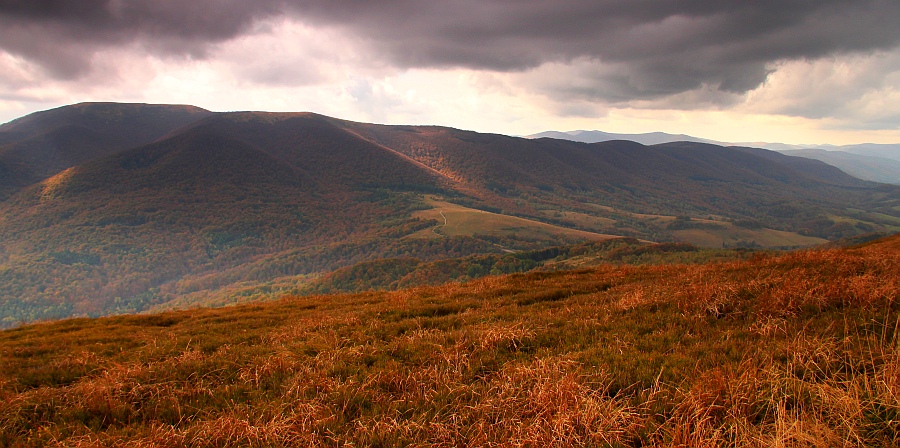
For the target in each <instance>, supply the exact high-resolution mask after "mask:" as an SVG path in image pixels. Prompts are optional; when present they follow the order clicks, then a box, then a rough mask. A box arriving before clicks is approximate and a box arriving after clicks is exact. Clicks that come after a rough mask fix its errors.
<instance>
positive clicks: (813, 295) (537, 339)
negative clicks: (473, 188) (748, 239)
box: [0, 238, 900, 447]
mask: <svg viewBox="0 0 900 448" xmlns="http://www.w3.org/2000/svg"><path fill="white" fill-rule="evenodd" d="M898 244H900V239H898V238H893V239H889V240H885V241H881V242H876V243H874V244H869V245H866V246H864V247H859V248H854V249H835V250H822V251H806V252H796V253H790V254H785V255H781V256H770V255H763V256H759V257H756V258H754V259H751V260H744V261H734V262H726V263H718V264H708V265H666V266H640V267H635V266H613V265H604V266H599V267H596V268H593V269H584V270H579V271H559V272H541V273H531V274H515V275H509V276H500V277H486V278H483V279H480V280H477V281H472V282H469V283H465V284H447V285H442V286H436V287H422V288H416V289H409V290H403V291H397V292H391V293H386V292H372V293H364V294H354V295H340V296H317V297H303V298H285V299H284V300H281V301H278V302H273V303H266V304H262V305H247V306H238V307H232V308H224V309H197V310H188V311H182V312H177V313H166V314H160V315H153V316H120V317H112V318H104V319H96V320H86V319H81V320H70V321H62V322H55V323H46V324H38V325H31V326H26V327H22V328H17V329H13V330H7V331H4V332H2V333H0V356H2V359H3V362H2V363H0V446H115V447H118V446H122V447H126V446H128V447H149V446H156V447H169V446H172V447H174V446H191V447H213V446H214V447H223V446H224V447H230V446H233V447H238V446H240V447H246V446H250V447H272V446H345V445H357V446H471V445H478V446H541V445H545V446H572V445H575V446H647V445H653V446H673V447H674V446H798V447H799V446H897V445H898V444H900V398H898V397H900V350H898V348H900V347H898V343H900V341H898V337H900V334H898V325H900V321H898V316H900V314H898V297H900V284H898V282H900V252H898V251H897V246H898Z"/></svg>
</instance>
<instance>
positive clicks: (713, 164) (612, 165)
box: [0, 103, 900, 326]
mask: <svg viewBox="0 0 900 448" xmlns="http://www.w3.org/2000/svg"><path fill="white" fill-rule="evenodd" d="M0 188H2V190H0V191H2V196H0V241H3V245H2V247H0V320H2V325H4V326H12V325H15V324H17V323H20V322H27V321H33V320H39V319H49V318H59V317H67V316H96V315H103V314H111V313H126V312H140V311H147V310H160V309H168V308H173V307H186V306H194V305H197V304H222V303H233V302H239V301H247V300H253V299H256V298H259V297H269V296H273V295H278V294H281V293H285V292H296V291H298V290H302V289H303V287H304V285H308V284H309V283H310V282H311V281H314V280H315V279H318V278H320V277H322V276H323V275H325V274H327V273H329V272H332V271H335V270H336V269H340V268H347V267H350V266H354V265H357V264H359V263H364V262H371V261H374V260H385V259H403V260H415V262H413V261H408V262H403V263H405V264H404V265H405V266H413V265H415V263H420V262H421V263H425V262H431V261H437V260H442V259H447V258H452V257H465V256H473V255H478V254H482V255H483V254H503V253H510V252H515V251H520V250H526V249H528V250H535V249H541V248H547V247H550V246H558V245H563V244H574V243H578V242H583V241H585V240H602V239H607V238H611V237H613V236H628V237H635V238H640V239H644V240H653V241H687V242H692V243H694V244H699V245H705V246H710V247H722V246H751V247H797V246H804V245H811V244H816V243H821V242H825V241H826V240H828V239H836V238H842V237H850V236H854V235H858V234H861V233H865V232H872V231H885V232H892V231H897V230H900V202H898V201H900V187H895V186H891V185H885V184H879V183H875V182H868V181H863V180H860V179H857V178H855V177H852V176H850V175H848V174H846V173H844V172H843V171H841V170H839V169H837V168H834V167H832V166H830V165H828V164H825V163H823V162H820V161H817V160H811V159H808V158H802V157H793V156H788V155H784V154H780V153H777V152H773V151H767V150H763V149H757V148H745V147H723V146H720V145H715V144H711V143H705V142H684V141H682V142H672V143H660V144H653V145H644V144H641V143H638V142H632V141H621V140H616V141H607V142H601V143H582V142H574V141H568V140H560V139H554V138H535V139H527V138H516V137H509V136H504V135H497V134H484V133H476V132H470V131H463V130H458V129H452V128H445V127H437V126H387V125H374V124H367V123H358V122H351V121H346V120H340V119H336V118H331V117H326V116H322V115H317V114H312V113H267V112H228V113H213V112H209V111H206V110H203V109H199V108H195V107H192V106H169V105H140V104H115V103H85V104H78V105H73V106H65V107H62V108H58V109H54V110H50V111H45V112H39V113H35V114H32V115H29V116H26V117H23V118H20V119H18V120H15V121H13V122H10V123H7V124H5V125H2V126H0ZM445 212H446V213H445ZM476 271H477V269H476V270H475V271H473V272H476ZM473 275H474V274H473Z"/></svg>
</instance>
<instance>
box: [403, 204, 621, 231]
mask: <svg viewBox="0 0 900 448" xmlns="http://www.w3.org/2000/svg"><path fill="white" fill-rule="evenodd" d="M426 204H428V205H429V206H432V207H434V208H432V209H429V210H421V211H418V212H416V213H414V214H413V216H414V217H416V218H421V219H433V220H435V221H437V222H438V223H440V224H439V225H438V226H437V227H435V228H434V229H425V230H422V231H419V232H418V233H416V234H414V235H410V237H412V238H423V237H425V238H435V237H438V238H439V237H441V236H473V235H475V234H479V235H491V236H510V235H515V236H516V237H519V238H527V239H534V240H545V241H554V240H557V239H558V238H564V239H567V240H570V241H601V240H606V239H610V238H618V237H617V236H615V235H607V234H602V233H594V232H586V231H583V230H576V229H568V228H565V227H560V226H555V225H553V224H547V223H543V222H539V221H533V220H530V219H525V218H519V217H516V216H508V215H501V214H497V213H491V212H486V211H483V210H476V209H473V208H468V207H465V206H462V205H458V204H452V203H449V202H444V201H440V200H437V199H435V198H433V197H427V198H426ZM442 214H443V215H442ZM444 218H446V222H447V223H446V225H445V224H444Z"/></svg>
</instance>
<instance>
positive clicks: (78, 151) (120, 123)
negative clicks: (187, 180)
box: [0, 103, 211, 199]
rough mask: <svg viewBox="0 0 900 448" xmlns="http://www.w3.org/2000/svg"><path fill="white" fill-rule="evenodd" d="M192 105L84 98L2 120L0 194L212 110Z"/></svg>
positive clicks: (147, 138) (135, 143) (141, 141)
mask: <svg viewBox="0 0 900 448" xmlns="http://www.w3.org/2000/svg"><path fill="white" fill-rule="evenodd" d="M210 114H211V112H209V111H207V110H204V109H200V108H198V107H194V106H172V105H155V104H118V103H82V104H77V105H73V106H65V107H60V108H57V109H52V110H48V111H44V112H37V113H34V114H31V115H28V116H25V117H22V118H19V119H17V120H13V121H11V122H9V123H6V124H3V125H0V199H2V198H4V197H6V196H8V195H10V194H12V193H14V192H16V191H18V189H20V188H22V187H25V186H27V185H31V184H33V183H35V182H39V181H41V180H43V179H46V178H48V177H50V176H52V175H54V174H57V173H59V172H60V171H62V170H64V169H66V168H69V167H72V166H75V165H78V164H81V163H84V162H87V161H90V160H93V159H96V158H98V157H103V156H106V155H111V154H115V153H116V152H118V151H121V150H123V149H128V148H131V147H134V146H138V145H141V144H145V143H149V142H151V141H153V140H156V139H158V138H160V137H162V136H164V135H165V134H168V133H169V132H172V131H173V130H175V129H177V128H180V127H181V126H184V125H185V124H188V123H191V122H193V121H195V120H198V119H200V118H203V117H206V116H208V115H210Z"/></svg>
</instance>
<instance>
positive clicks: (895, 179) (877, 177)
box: [781, 149, 900, 185]
mask: <svg viewBox="0 0 900 448" xmlns="http://www.w3.org/2000/svg"><path fill="white" fill-rule="evenodd" d="M781 153H782V154H786V155H791V156H800V157H806V158H809V159H816V160H821V161H823V162H825V163H827V164H829V165H832V166H835V167H837V168H840V169H841V170H843V171H845V172H846V173H848V174H850V175H853V176H855V177H858V178H860V179H867V180H872V181H875V182H883V183H886V184H895V185H896V184H900V161H898V160H894V159H889V158H886V157H876V156H867V155H861V154H854V153H851V152H845V151H826V150H824V149H794V150H785V151H781Z"/></svg>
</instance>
